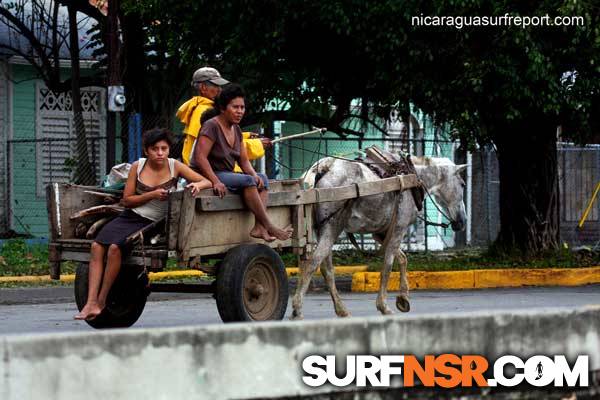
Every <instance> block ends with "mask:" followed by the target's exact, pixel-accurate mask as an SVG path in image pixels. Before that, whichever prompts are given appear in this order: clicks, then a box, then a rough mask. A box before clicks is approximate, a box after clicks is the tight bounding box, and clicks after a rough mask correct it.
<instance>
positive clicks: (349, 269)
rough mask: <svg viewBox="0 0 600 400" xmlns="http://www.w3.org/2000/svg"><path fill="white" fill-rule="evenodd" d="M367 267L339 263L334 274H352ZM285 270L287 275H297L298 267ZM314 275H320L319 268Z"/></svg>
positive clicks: (365, 269)
mask: <svg viewBox="0 0 600 400" xmlns="http://www.w3.org/2000/svg"><path fill="white" fill-rule="evenodd" d="M368 268H369V267H368V266H366V265H353V266H347V265H341V266H337V267H335V275H336V276H339V275H354V274H355V273H357V272H366V271H367V269H368ZM285 270H286V271H287V274H288V276H298V272H299V270H300V269H299V268H296V267H290V268H286V269H285ZM315 275H321V271H320V269H318V268H317V271H315Z"/></svg>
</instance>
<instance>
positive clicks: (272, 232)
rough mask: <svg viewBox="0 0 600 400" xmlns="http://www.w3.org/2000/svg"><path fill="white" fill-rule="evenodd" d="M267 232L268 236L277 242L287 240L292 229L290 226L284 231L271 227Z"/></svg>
mask: <svg viewBox="0 0 600 400" xmlns="http://www.w3.org/2000/svg"><path fill="white" fill-rule="evenodd" d="M267 231H268V232H269V234H270V235H273V236H275V237H276V238H277V239H279V240H288V239H289V238H290V237H291V236H292V232H293V229H292V227H291V226H287V227H285V228H284V229H281V228H277V227H276V226H272V227H271V228H270V229H268V230H267Z"/></svg>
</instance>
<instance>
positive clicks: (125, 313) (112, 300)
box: [75, 263, 150, 329]
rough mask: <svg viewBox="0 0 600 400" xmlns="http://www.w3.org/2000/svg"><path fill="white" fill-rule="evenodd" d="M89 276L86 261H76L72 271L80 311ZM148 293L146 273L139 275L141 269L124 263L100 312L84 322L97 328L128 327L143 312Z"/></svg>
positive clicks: (85, 299)
mask: <svg viewBox="0 0 600 400" xmlns="http://www.w3.org/2000/svg"><path fill="white" fill-rule="evenodd" d="M88 276H89V268H88V264H87V263H79V265H78V266H77V270H76V271H75V302H76V303H77V308H78V309H79V311H81V309H82V308H83V306H84V305H85V303H86V301H87V297H88V279H89V278H88ZM149 293H150V291H149V290H148V275H146V274H142V275H141V276H140V269H139V268H136V266H131V265H123V266H121V271H120V272H119V276H118V277H117V279H116V280H115V283H114V284H113V287H112V288H111V289H110V292H109V293H108V299H107V301H106V308H105V309H104V311H102V314H100V315H99V316H97V317H96V318H94V319H93V320H92V321H86V322H87V323H88V324H89V325H90V326H92V327H94V328H96V329H102V328H126V327H129V326H131V325H133V324H134V323H135V321H137V320H138V318H139V317H140V315H142V311H144V306H145V305H146V299H147V298H148V294H149Z"/></svg>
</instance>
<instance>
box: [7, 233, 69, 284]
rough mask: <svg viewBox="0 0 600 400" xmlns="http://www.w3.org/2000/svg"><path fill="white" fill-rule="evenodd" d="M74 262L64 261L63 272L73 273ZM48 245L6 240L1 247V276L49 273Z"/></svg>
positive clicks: (20, 240)
mask: <svg viewBox="0 0 600 400" xmlns="http://www.w3.org/2000/svg"><path fill="white" fill-rule="evenodd" d="M73 271H74V266H73V264H72V263H67V262H65V263H63V264H62V270H61V272H62V273H64V274H70V273H73ZM48 273H49V265H48V246H46V245H42V244H33V245H28V244H27V243H25V241H24V240H23V239H11V240H6V241H5V242H4V244H3V245H2V247H1V248H0V276H20V275H48Z"/></svg>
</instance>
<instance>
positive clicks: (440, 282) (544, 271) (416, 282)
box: [352, 267, 600, 292]
mask: <svg viewBox="0 0 600 400" xmlns="http://www.w3.org/2000/svg"><path fill="white" fill-rule="evenodd" d="M408 283H409V288H410V289H411V290H415V289H483V288H495V287H519V286H580V285H587V284H592V283H600V267H589V268H540V269H482V270H467V271H441V272H427V271H409V272H408ZM380 284H381V275H380V273H379V272H358V273H355V274H353V275H352V291H353V292H376V291H378V290H379V286H380ZM387 286H388V290H390V291H398V290H400V273H399V272H392V273H391V274H390V278H389V280H388V285H387Z"/></svg>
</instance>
